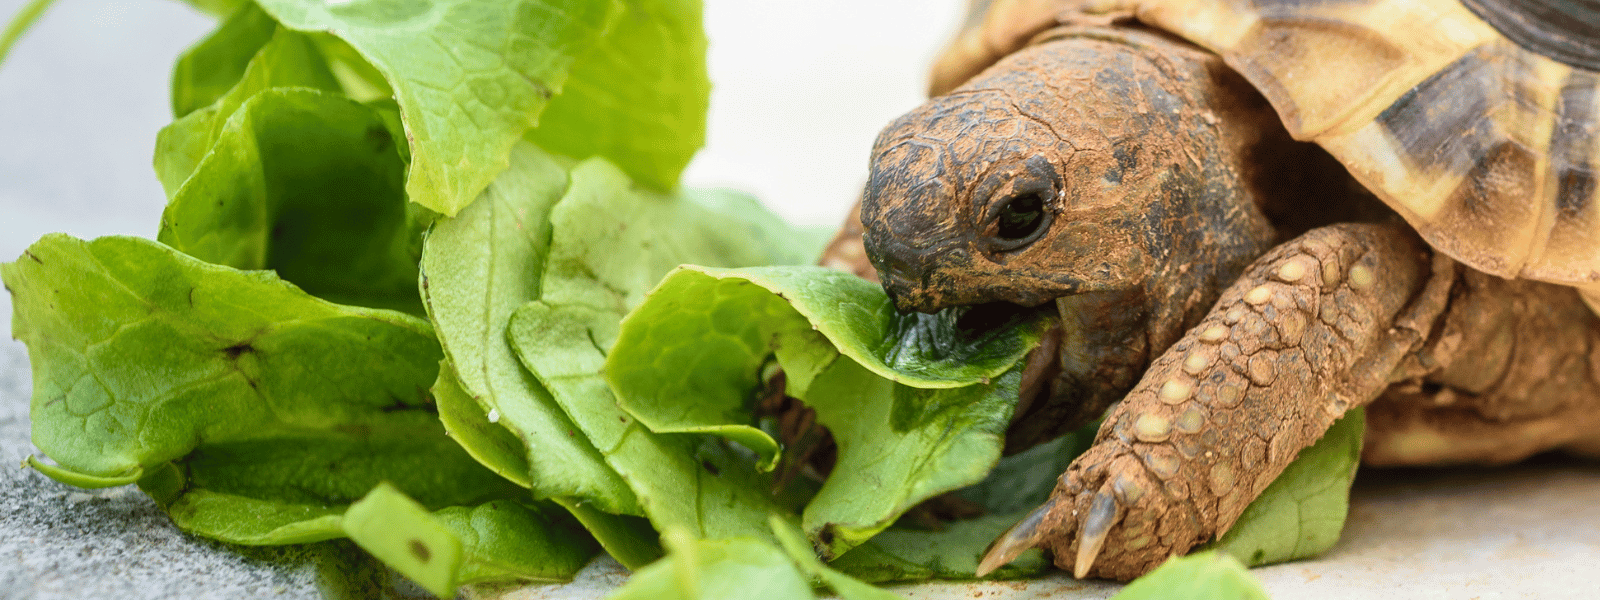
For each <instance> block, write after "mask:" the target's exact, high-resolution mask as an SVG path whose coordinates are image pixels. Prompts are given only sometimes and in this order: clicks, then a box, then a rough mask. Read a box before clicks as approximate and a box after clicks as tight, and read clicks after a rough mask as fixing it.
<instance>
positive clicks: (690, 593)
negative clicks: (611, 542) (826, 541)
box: [606, 529, 816, 600]
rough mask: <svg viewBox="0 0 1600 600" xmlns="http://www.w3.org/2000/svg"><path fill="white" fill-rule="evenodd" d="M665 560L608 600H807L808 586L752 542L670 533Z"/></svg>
mask: <svg viewBox="0 0 1600 600" xmlns="http://www.w3.org/2000/svg"><path fill="white" fill-rule="evenodd" d="M662 540H663V541H665V542H666V546H667V549H668V550H669V552H668V554H667V556H666V558H663V559H661V560H660V561H659V562H656V563H654V564H652V565H650V566H648V567H645V568H643V569H639V570H638V571H635V572H634V573H633V576H632V577H629V578H628V581H627V583H624V584H622V587H621V588H618V589H617V590H616V591H615V592H612V593H611V594H610V595H608V596H606V598H607V599H608V600H715V599H720V598H725V599H727V600H745V599H748V598H760V599H762V600H812V599H813V598H816V594H813V593H812V592H811V584H810V582H808V581H807V580H806V577H805V575H804V574H802V573H801V572H800V569H799V568H797V567H796V566H795V563H794V561H792V560H790V559H789V557H788V556H786V555H785V554H784V553H783V551H782V550H779V549H778V548H777V547H776V546H774V545H773V544H772V543H770V542H767V541H764V540H758V539H751V538H732V539H717V540H707V539H696V538H695V537H694V536H693V535H692V534H690V533H688V532H686V531H683V530H679V529H673V530H669V531H668V533H667V534H666V535H665V536H664V537H663V538H662Z"/></svg>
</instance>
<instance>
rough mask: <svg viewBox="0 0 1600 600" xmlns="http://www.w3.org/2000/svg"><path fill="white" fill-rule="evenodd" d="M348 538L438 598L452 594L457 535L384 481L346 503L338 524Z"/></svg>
mask: <svg viewBox="0 0 1600 600" xmlns="http://www.w3.org/2000/svg"><path fill="white" fill-rule="evenodd" d="M341 525H342V527H343V528H344V530H345V531H346V532H347V533H348V534H349V535H350V541H353V542H355V543H356V545H358V546H361V548H362V549H364V550H366V551H367V552H371V553H372V555H373V556H374V557H376V558H377V559H378V560H381V561H383V562H384V563H385V564H388V565H389V566H392V567H394V569H395V570H396V571H399V572H400V573H401V574H402V575H405V576H406V577H408V578H410V579H411V580H412V581H415V582H417V584H418V585H421V586H422V587H423V589H426V590H428V591H430V592H433V594H434V595H436V596H439V597H441V598H449V597H451V596H454V595H455V588H456V586H455V584H456V581H455V580H456V572H457V571H459V570H460V569H461V555H462V548H461V546H462V544H461V539H460V538H457V537H456V536H455V535H453V534H452V532H451V531H450V529H449V528H448V527H445V525H444V523H441V522H440V520H439V519H436V518H434V516H433V515H430V514H428V509H426V508H423V507H422V505H420V504H417V502H416V501H415V500H412V499H410V498H407V497H406V495H405V494H404V493H401V492H400V491H399V490H396V489H394V487H393V486H391V485H388V484H380V485H379V486H377V487H375V488H373V490H372V492H371V493H369V494H367V496H366V497H365V498H362V499H361V500H359V501H357V502H356V503H355V504H351V505H350V510H349V511H347V512H346V513H345V515H344V519H343V522H342V523H341Z"/></svg>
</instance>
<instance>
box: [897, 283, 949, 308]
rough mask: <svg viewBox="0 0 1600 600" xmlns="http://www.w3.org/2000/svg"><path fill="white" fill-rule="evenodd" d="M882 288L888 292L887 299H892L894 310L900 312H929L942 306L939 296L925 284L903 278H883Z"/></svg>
mask: <svg viewBox="0 0 1600 600" xmlns="http://www.w3.org/2000/svg"><path fill="white" fill-rule="evenodd" d="M883 290H884V291H886V292H888V293H889V299H890V300H893V301H894V308H895V310H898V311H900V312H913V311H915V312H920V313H930V314H931V313H935V312H939V309H941V308H944V306H942V305H941V304H940V302H939V300H940V298H939V296H938V295H937V294H935V293H933V291H932V290H929V289H928V287H927V286H923V285H916V284H913V283H908V282H906V281H904V280H885V281H884V284H883Z"/></svg>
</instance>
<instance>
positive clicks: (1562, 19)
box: [1461, 0, 1600, 71]
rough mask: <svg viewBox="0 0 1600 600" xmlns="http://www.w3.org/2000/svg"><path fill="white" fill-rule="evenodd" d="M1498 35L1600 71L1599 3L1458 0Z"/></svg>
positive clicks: (1586, 0) (1581, 0)
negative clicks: (1498, 33)
mask: <svg viewBox="0 0 1600 600" xmlns="http://www.w3.org/2000/svg"><path fill="white" fill-rule="evenodd" d="M1461 4H1462V5H1464V6H1466V7H1467V10H1470V11H1472V13H1473V14H1475V15H1478V17H1480V18H1482V19H1483V20H1484V21H1487V22H1488V23H1489V24H1490V25H1493V26H1494V28H1495V30H1496V31H1499V32H1500V34H1501V35H1504V36H1506V37H1507V38H1510V39H1511V41H1514V42H1516V43H1517V45H1519V46H1522V47H1523V48H1526V49H1527V50H1528V51H1529V52H1533V53H1535V54H1538V55H1540V56H1544V57H1547V58H1550V59H1551V60H1555V61H1558V62H1562V63H1566V64H1568V65H1572V66H1574V67H1578V68H1582V69H1588V70H1590V71H1600V3H1597V2H1594V1H1593V0H1537V1H1532V0H1461Z"/></svg>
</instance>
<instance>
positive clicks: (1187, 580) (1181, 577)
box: [1112, 552, 1268, 600]
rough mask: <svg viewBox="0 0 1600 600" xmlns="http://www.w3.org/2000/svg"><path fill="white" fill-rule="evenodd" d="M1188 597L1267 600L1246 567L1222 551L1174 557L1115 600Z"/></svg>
mask: <svg viewBox="0 0 1600 600" xmlns="http://www.w3.org/2000/svg"><path fill="white" fill-rule="evenodd" d="M1157 598H1188V599H1191V600H1212V599H1215V600H1267V598H1268V596H1267V592H1266V590H1264V589H1261V583H1260V582H1258V581H1256V578H1255V577H1252V576H1251V575H1250V572H1249V571H1247V570H1245V566H1244V565H1242V564H1240V563H1239V561H1238V560H1237V559H1235V558H1234V557H1232V556H1230V555H1228V554H1223V553H1219V552H1201V553H1198V554H1190V555H1188V556H1183V557H1173V558H1169V559H1167V562H1165V563H1162V564H1161V566H1159V567H1156V570H1154V571H1151V572H1150V573H1148V574H1146V575H1145V576H1144V577H1140V578H1138V579H1135V580H1133V582H1131V583H1129V584H1128V585H1127V587H1124V588H1122V591H1121V592H1117V595H1116V596H1112V599H1113V600H1146V599H1157Z"/></svg>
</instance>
